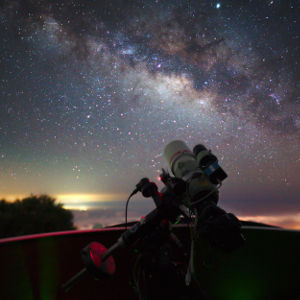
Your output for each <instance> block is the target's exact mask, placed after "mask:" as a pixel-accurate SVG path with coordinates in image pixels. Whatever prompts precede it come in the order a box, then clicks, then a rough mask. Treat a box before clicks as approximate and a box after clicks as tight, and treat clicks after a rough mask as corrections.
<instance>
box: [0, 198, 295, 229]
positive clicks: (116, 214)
mask: <svg viewBox="0 0 300 300" xmlns="http://www.w3.org/2000/svg"><path fill="white" fill-rule="evenodd" d="M31 195H36V194H32V193H31V194H29V195H6V197H5V196H0V200H1V199H4V200H7V201H10V202H14V201H16V200H22V199H23V198H26V197H30V196H31ZM47 195H48V194H47ZM15 196H17V197H16V198H14V197H15ZM48 196H51V197H54V198H55V199H56V200H57V202H58V203H62V204H63V207H64V208H65V209H68V210H70V211H72V213H73V215H74V225H75V226H76V227H77V229H79V230H85V229H92V228H93V227H94V225H95V224H102V225H103V226H104V227H105V226H110V225H116V224H121V223H124V222H125V220H124V209H125V203H126V198H127V197H126V195H125V194H107V193H106V194H60V195H54V196H52V195H48ZM121 196H124V197H123V199H121ZM72 197H73V198H72ZM125 197H126V198H125ZM153 208H154V204H153V203H152V202H151V200H150V201H149V199H140V198H139V197H137V199H135V200H132V201H131V202H130V205H129V210H128V221H129V222H130V221H137V220H140V218H141V217H142V216H144V215H145V214H147V213H148V212H150V211H151V210H152V209H153ZM231 212H233V213H235V214H236V215H237V217H238V218H239V219H240V220H243V221H253V222H258V223H264V224H268V225H274V226H279V227H282V228H285V229H299V230H300V213H296V214H295V213H286V214H278V213H277V214H271V215H270V214H266V215H264V214H253V215H249V214H247V213H237V212H234V211H231Z"/></svg>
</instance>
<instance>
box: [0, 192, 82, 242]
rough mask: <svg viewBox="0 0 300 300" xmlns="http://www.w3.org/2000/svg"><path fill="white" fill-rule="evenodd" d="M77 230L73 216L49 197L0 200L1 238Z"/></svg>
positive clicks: (33, 196) (35, 196)
mask: <svg viewBox="0 0 300 300" xmlns="http://www.w3.org/2000/svg"><path fill="white" fill-rule="evenodd" d="M72 229H76V228H75V226H74V224H73V214H72V212H71V211H70V210H67V209H65V208H64V207H63V204H61V203H57V202H56V199H55V198H53V197H50V196H48V195H39V196H37V195H31V196H29V197H26V198H24V199H22V200H15V201H14V202H9V201H7V200H5V199H2V200H0V238H3V237H12V236H19V235H26V234H35V233H46V232H53V231H61V230H72Z"/></svg>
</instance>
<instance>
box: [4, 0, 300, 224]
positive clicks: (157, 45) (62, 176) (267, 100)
mask: <svg viewBox="0 0 300 300" xmlns="http://www.w3.org/2000/svg"><path fill="white" fill-rule="evenodd" d="M1 3H2V4H1V11H0V52H1V56H0V70H1V71H0V97H1V104H0V197H4V198H6V199H9V200H13V199H15V198H16V197H23V196H28V195H30V194H31V193H33V194H41V193H47V194H49V195H51V196H54V197H56V198H57V199H58V200H59V201H62V202H63V203H64V204H65V207H66V208H70V209H73V210H74V214H75V222H76V224H77V225H78V226H79V227H81V228H84V227H89V226H92V224H94V223H96V222H99V223H102V224H112V223H118V222H119V223H120V222H123V221H124V206H125V200H126V198H127V196H128V194H129V193H130V192H131V191H132V190H133V189H134V187H135V184H136V183H137V182H138V181H139V179H140V178H142V177H145V176H146V177H149V178H151V179H152V180H154V181H156V182H157V181H158V180H157V177H158V174H159V172H160V169H161V168H162V167H164V168H166V167H167V163H166V162H165V160H164V158H163V156H162V153H163V149H164V147H165V145H166V144H167V143H168V142H170V141H172V140H174V139H181V140H184V141H185V142H186V143H187V144H188V145H189V146H190V148H193V146H194V145H195V144H197V143H203V144H204V145H206V146H207V147H208V148H210V149H212V151H213V152H214V153H215V154H216V155H217V156H218V158H219V160H220V164H221V165H222V167H223V168H224V169H225V170H226V172H227V173H228V179H226V180H225V181H224V184H223V186H222V188H221V191H220V201H219V204H220V206H222V207H224V208H225V209H227V210H230V211H232V212H233V213H235V214H237V215H238V216H239V217H241V218H242V219H252V220H256V221H263V222H267V223H271V224H277V225H281V226H285V227H289V228H300V196H299V194H300V176H299V174H300V27H299V15H300V11H299V8H300V5H299V1H288V0H282V1H279V0H272V1H271V0H268V1H266V0H265V1H262V0H261V1H258V0H257V1H254V0H253V1H220V2H217V1H204V0H203V1H201V0H197V1H196V0H195V1H183V0H181V1H176V0H169V1H162V0H161V1H159V0H156V1H154V0H151V1H150V0H149V1H147V0H144V1H142V0H140V1H120V0H119V1H116V0H109V1H108V0H107V1H104V0H103V1H91V0H90V1H83V0H82V1H68V0H63V1H50V0H49V1H30V0H27V1H21V0H19V1H18V0H16V1H2V2H1ZM153 207H154V204H153V203H152V202H151V200H149V199H147V200H146V199H141V197H138V196H136V197H135V198H134V199H133V200H132V202H131V203H130V206H129V219H136V218H138V217H139V216H141V215H142V214H145V213H147V212H148V211H149V210H150V209H152V208H153Z"/></svg>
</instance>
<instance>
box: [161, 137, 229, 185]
mask: <svg viewBox="0 0 300 300" xmlns="http://www.w3.org/2000/svg"><path fill="white" fill-rule="evenodd" d="M164 156H165V158H166V160H167V162H168V163H169V166H170V168H171V171H172V173H173V174H174V175H175V177H178V178H182V179H184V178H185V177H186V176H188V174H189V173H191V172H195V171H196V170H198V171H201V172H202V173H204V174H205V175H206V176H207V177H208V178H209V180H210V181H211V183H213V184H214V185H217V184H219V183H221V182H222V181H223V180H224V179H225V178H226V177H227V174H226V173H225V171H224V170H223V169H222V168H221V167H220V165H219V163H218V159H217V157H216V156H215V155H214V154H213V153H212V152H211V150H208V149H207V148H206V147H205V146H203V145H201V144H198V145H196V146H195V147H194V149H193V152H192V151H191V150H190V149H189V148H188V146H187V145H186V144H185V143H184V142H183V141H179V140H178V141H173V142H171V143H169V144H168V145H167V146H166V147H165V150H164Z"/></svg>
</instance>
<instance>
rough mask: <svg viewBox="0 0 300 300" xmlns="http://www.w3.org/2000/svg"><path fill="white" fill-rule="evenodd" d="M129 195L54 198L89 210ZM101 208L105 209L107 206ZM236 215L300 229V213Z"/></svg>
mask: <svg viewBox="0 0 300 300" xmlns="http://www.w3.org/2000/svg"><path fill="white" fill-rule="evenodd" d="M127 196H128V195H126V194H121V193H90V194H89V193H61V194H57V195H54V198H56V199H57V201H58V202H59V203H62V204H63V205H64V208H66V209H70V210H75V211H84V212H88V211H91V210H96V209H97V207H91V206H90V205H89V203H91V202H99V203H101V202H116V201H120V200H123V199H124V201H125V200H126V199H127ZM26 197H30V194H29V195H28V194H27V195H26V194H6V195H2V196H0V199H5V200H7V201H9V202H13V201H15V200H17V199H19V200H21V199H23V198H26ZM101 209H102V210H103V209H105V207H102V208H101ZM236 215H237V217H238V218H239V219H240V220H244V221H253V222H258V223H265V224H269V225H274V226H279V227H282V228H287V229H296V230H300V213H295V214H291V213H286V214H281V215H260V214H257V215H239V214H236ZM114 221H115V219H114Z"/></svg>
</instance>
